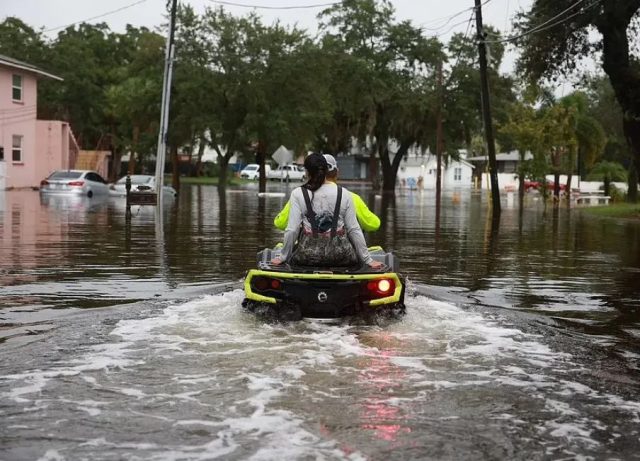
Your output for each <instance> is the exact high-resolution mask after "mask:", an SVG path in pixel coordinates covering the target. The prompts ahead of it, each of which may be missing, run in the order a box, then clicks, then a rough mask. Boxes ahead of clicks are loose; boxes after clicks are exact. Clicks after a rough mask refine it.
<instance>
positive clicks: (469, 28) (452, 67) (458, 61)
mask: <svg viewBox="0 0 640 461" xmlns="http://www.w3.org/2000/svg"><path fill="white" fill-rule="evenodd" d="M472 9H473V12H472V13H471V17H470V18H469V22H468V24H467V30H466V31H465V33H464V37H463V39H462V44H461V46H460V49H459V50H458V55H457V56H456V63H455V64H454V65H453V66H451V73H450V74H449V78H447V81H446V83H445V84H444V88H446V87H448V86H449V83H451V80H452V79H453V74H454V72H455V70H456V67H458V64H459V63H460V58H461V56H462V49H463V47H464V42H465V40H466V38H467V36H468V35H469V31H470V30H471V24H472V22H473V20H474V18H475V15H476V9H475V8H472Z"/></svg>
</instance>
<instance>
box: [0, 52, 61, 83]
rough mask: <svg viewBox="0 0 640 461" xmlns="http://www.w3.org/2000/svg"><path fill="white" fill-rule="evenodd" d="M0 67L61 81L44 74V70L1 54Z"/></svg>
mask: <svg viewBox="0 0 640 461" xmlns="http://www.w3.org/2000/svg"><path fill="white" fill-rule="evenodd" d="M0 65H4V66H7V67H12V68H14V69H20V70H25V71H27V72H33V73H34V74H37V75H41V76H43V77H48V78H52V79H54V80H59V81H62V80H63V78H61V77H58V76H57V75H53V74H50V73H49V72H45V71H44V70H42V69H39V68H37V67H36V66H34V65H32V64H28V63H26V62H22V61H18V60H17V59H13V58H10V57H9V56H5V55H3V54H0Z"/></svg>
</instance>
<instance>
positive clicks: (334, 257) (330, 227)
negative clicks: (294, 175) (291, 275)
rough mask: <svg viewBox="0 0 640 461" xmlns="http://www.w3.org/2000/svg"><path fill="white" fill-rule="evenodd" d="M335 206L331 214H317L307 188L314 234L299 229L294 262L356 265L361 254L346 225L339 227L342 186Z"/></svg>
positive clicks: (327, 265) (305, 197) (304, 190)
mask: <svg viewBox="0 0 640 461" xmlns="http://www.w3.org/2000/svg"><path fill="white" fill-rule="evenodd" d="M337 192H338V196H337V199H336V206H335V209H334V212H333V215H331V214H328V213H326V214H323V215H321V216H318V215H316V214H315V212H314V211H313V208H312V206H311V199H310V198H309V192H308V191H307V189H305V188H304V187H303V188H302V195H303V196H304V200H305V203H306V205H307V219H308V220H309V223H310V224H311V229H312V231H311V233H307V232H305V230H304V226H303V227H302V228H301V230H300V235H299V236H298V244H297V246H296V248H295V249H294V250H293V254H292V255H291V262H292V263H293V264H295V265H298V266H322V267H334V266H339V267H343V266H353V265H356V264H357V263H358V256H357V255H356V251H355V249H354V248H353V245H352V244H351V241H350V240H349V237H348V236H347V234H346V232H345V230H344V228H341V229H338V217H339V215H340V202H341V201H342V187H341V186H338V191H337Z"/></svg>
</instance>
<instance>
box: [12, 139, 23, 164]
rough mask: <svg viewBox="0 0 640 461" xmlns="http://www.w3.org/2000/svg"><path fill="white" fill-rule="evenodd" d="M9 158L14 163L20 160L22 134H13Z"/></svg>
mask: <svg viewBox="0 0 640 461" xmlns="http://www.w3.org/2000/svg"><path fill="white" fill-rule="evenodd" d="M11 160H12V161H13V162H14V163H21V162H22V136H20V135H17V134H14V135H13V142H12V149H11Z"/></svg>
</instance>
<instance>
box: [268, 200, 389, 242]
mask: <svg viewBox="0 0 640 461" xmlns="http://www.w3.org/2000/svg"><path fill="white" fill-rule="evenodd" d="M349 192H350V193H351V197H352V198H353V205H354V206H355V208H356V218H358V223H360V227H362V230H363V231H366V232H374V231H377V230H378V229H379V228H380V218H378V217H377V216H376V215H375V214H374V213H373V212H372V211H371V210H370V209H369V207H367V204H366V203H364V200H362V198H361V197H360V196H359V195H358V194H356V193H355V192H351V191H349ZM290 210H291V202H287V204H286V205H285V206H284V208H283V209H282V210H281V211H280V213H278V214H277V215H276V217H275V218H274V220H273V224H274V226H276V227H277V228H278V229H280V230H285V229H286V228H287V223H288V222H289V212H290Z"/></svg>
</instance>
